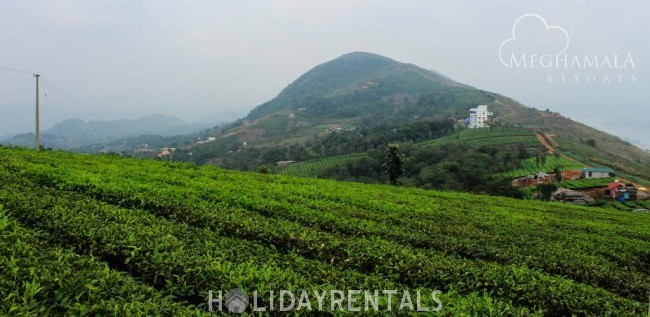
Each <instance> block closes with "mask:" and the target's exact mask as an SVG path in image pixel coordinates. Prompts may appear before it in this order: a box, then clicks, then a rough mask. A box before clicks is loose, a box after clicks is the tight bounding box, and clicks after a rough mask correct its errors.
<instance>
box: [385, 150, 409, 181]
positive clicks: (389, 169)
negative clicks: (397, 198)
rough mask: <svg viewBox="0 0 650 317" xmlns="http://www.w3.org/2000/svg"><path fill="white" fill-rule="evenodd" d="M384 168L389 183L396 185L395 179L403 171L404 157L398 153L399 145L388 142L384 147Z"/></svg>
mask: <svg viewBox="0 0 650 317" xmlns="http://www.w3.org/2000/svg"><path fill="white" fill-rule="evenodd" d="M384 169H385V170H386V174H388V180H389V181H390V183H391V185H397V179H398V178H399V177H400V176H402V174H403V173H404V158H403V157H402V156H401V155H400V153H399V145H397V144H389V145H388V147H387V148H386V161H385V162H384Z"/></svg>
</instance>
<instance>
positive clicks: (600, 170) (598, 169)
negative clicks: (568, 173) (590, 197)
mask: <svg viewBox="0 0 650 317" xmlns="http://www.w3.org/2000/svg"><path fill="white" fill-rule="evenodd" d="M582 171H583V172H595V173H614V170H613V169H611V168H609V167H585V168H583V169H582Z"/></svg>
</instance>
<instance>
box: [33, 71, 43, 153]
mask: <svg viewBox="0 0 650 317" xmlns="http://www.w3.org/2000/svg"><path fill="white" fill-rule="evenodd" d="M34 77H36V151H38V150H40V149H41V128H40V121H41V120H40V118H39V106H38V95H39V93H38V79H39V77H41V75H39V74H34Z"/></svg>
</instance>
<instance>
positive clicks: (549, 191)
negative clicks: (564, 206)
mask: <svg viewBox="0 0 650 317" xmlns="http://www.w3.org/2000/svg"><path fill="white" fill-rule="evenodd" d="M557 188H558V187H557V185H555V184H553V183H548V184H539V185H537V190H539V193H540V195H541V196H542V199H543V200H547V201H548V200H551V196H552V195H553V192H555V191H556V190H557Z"/></svg>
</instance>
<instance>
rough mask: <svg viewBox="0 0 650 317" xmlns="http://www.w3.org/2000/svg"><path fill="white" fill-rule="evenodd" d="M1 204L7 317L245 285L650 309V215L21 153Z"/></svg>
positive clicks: (456, 304) (174, 306)
mask: <svg viewBox="0 0 650 317" xmlns="http://www.w3.org/2000/svg"><path fill="white" fill-rule="evenodd" d="M0 204H2V206H3V207H2V210H3V211H2V213H3V215H4V216H0V238H1V240H0V244H2V246H3V247H2V248H0V250H1V251H0V252H1V254H2V256H1V257H0V267H2V270H0V289H1V291H2V294H3V296H4V297H3V301H2V303H0V311H1V312H2V314H9V312H10V311H11V312H13V313H16V312H20V313H23V314H30V315H40V314H66V313H67V314H71V315H76V314H87V313H92V314H99V315H108V314H117V315H125V314H134V315H141V314H149V313H151V312H152V311H155V312H156V313H155V314H163V315H189V314H194V313H195V312H196V309H197V308H198V309H199V310H202V309H205V307H206V301H207V298H208V297H207V292H208V291H209V290H213V291H218V290H230V289H231V288H234V287H239V288H241V289H243V290H244V291H246V292H249V293H250V292H252V291H253V290H258V291H259V292H262V293H264V292H268V291H269V290H276V291H277V292H279V290H281V289H289V290H294V291H298V290H301V289H307V290H334V289H342V290H350V289H361V290H374V289H379V290H383V289H396V290H418V289H419V290H426V289H428V290H430V289H438V290H441V291H442V292H443V293H442V295H440V296H439V298H440V300H441V302H442V303H443V307H442V310H441V311H440V314H441V315H448V316H453V315H459V314H466V315H477V316H484V315H502V316H506V315H507V316H510V315H548V316H559V315H564V316H566V315H598V316H602V315H617V316H622V315H637V316H638V315H643V314H646V313H647V311H648V304H647V302H648V293H649V292H650V273H649V272H650V270H649V267H648V263H649V261H650V218H648V216H649V214H647V213H629V212H622V211H616V210H605V209H588V208H582V207H575V206H568V205H563V204H547V203H536V202H530V201H521V200H512V199H506V198H496V197H489V196H474V195H469V194H460V193H451V192H444V193H443V192H436V191H424V190H417V189H405V188H397V187H390V186H379V185H364V184H355V183H340V182H334V181H328V180H315V179H302V178H294V177H287V176H273V175H262V174H257V173H242V172H236V171H227V170H222V169H217V168H213V167H201V168H199V167H196V166H193V165H186V164H182V163H174V164H169V163H165V162H157V161H140V160H133V159H124V158H119V157H114V156H84V155H78V154H69V153H63V152H41V153H36V152H33V151H29V150H17V149H8V148H0ZM35 250H38V252H36V251H35ZM62 269H63V270H62ZM73 272H74V273H73ZM275 294H276V295H277V293H275ZM263 300H264V299H263ZM423 300H424V301H425V306H428V307H435V306H436V305H435V303H433V302H432V301H431V300H430V299H429V300H427V299H423ZM265 304H267V305H268V302H265ZM276 304H277V302H276ZM398 304H399V303H394V302H393V305H398ZM196 314H199V312H196Z"/></svg>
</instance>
